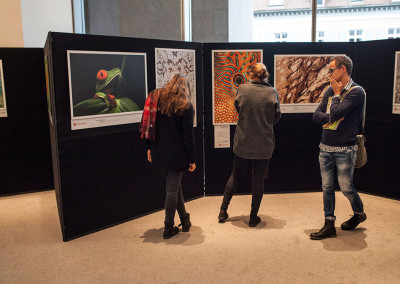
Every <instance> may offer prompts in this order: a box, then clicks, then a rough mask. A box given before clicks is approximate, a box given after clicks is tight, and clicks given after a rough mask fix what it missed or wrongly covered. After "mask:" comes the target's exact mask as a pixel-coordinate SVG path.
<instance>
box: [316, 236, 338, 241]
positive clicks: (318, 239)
mask: <svg viewBox="0 0 400 284" xmlns="http://www.w3.org/2000/svg"><path fill="white" fill-rule="evenodd" d="M336 237H337V235H330V236H326V237H325V238H318V237H312V236H310V239H311V240H317V241H320V240H323V239H328V238H336Z"/></svg>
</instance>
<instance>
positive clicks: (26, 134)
mask: <svg viewBox="0 0 400 284" xmlns="http://www.w3.org/2000/svg"><path fill="white" fill-rule="evenodd" d="M44 69H45V66H44V59H43V48H0V132H1V138H0V141H1V143H0V157H1V158H0V159H1V162H0V173H1V174H0V175H1V177H0V196H4V195H12V194H19V193H27V192H33V191H43V190H50V189H53V188H54V184H53V175H52V166H51V151H50V138H49V122H48V115H47V110H46V85H45V71H44Z"/></svg>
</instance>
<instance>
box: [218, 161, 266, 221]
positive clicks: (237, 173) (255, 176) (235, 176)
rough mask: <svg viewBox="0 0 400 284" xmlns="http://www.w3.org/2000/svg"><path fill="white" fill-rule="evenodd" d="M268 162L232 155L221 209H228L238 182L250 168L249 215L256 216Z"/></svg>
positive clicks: (262, 192)
mask: <svg viewBox="0 0 400 284" xmlns="http://www.w3.org/2000/svg"><path fill="white" fill-rule="evenodd" d="M268 162H269V159H261V160H248V159H243V158H240V157H238V156H236V155H234V160H233V170H232V174H231V176H230V177H229V179H228V182H227V183H226V186H225V193H224V199H223V201H222V205H221V209H225V210H227V209H228V206H229V203H230V202H231V199H232V196H233V194H234V193H235V191H236V188H237V187H238V185H239V181H240V180H241V179H243V176H244V175H245V173H246V170H247V168H248V167H249V166H252V167H253V170H252V179H251V180H252V185H251V195H252V201H251V215H257V213H258V210H259V209H260V204H261V200H262V197H263V194H264V177H265V172H266V170H267V168H268Z"/></svg>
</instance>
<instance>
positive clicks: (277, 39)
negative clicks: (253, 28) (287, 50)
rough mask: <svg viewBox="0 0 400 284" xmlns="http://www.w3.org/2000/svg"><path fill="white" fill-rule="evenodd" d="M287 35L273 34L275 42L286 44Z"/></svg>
mask: <svg viewBox="0 0 400 284" xmlns="http://www.w3.org/2000/svg"><path fill="white" fill-rule="evenodd" d="M287 37H288V34H287V33H275V42H287Z"/></svg>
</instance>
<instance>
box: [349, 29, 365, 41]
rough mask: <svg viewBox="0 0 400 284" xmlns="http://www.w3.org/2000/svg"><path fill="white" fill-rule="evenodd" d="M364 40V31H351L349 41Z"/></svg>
mask: <svg viewBox="0 0 400 284" xmlns="http://www.w3.org/2000/svg"><path fill="white" fill-rule="evenodd" d="M362 40H363V30H349V41H351V42H355V41H362Z"/></svg>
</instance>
